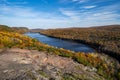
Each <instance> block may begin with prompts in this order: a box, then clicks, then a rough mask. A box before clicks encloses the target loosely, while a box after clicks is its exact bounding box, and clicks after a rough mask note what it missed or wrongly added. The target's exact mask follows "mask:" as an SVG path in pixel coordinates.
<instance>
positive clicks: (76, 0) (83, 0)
mask: <svg viewBox="0 0 120 80" xmlns="http://www.w3.org/2000/svg"><path fill="white" fill-rule="evenodd" d="M72 1H73V2H78V3H84V2H87V1H89V0H72Z"/></svg>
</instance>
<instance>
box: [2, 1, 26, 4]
mask: <svg viewBox="0 0 120 80" xmlns="http://www.w3.org/2000/svg"><path fill="white" fill-rule="evenodd" d="M27 3H28V2H26V1H24V0H17V2H16V1H15V2H11V1H9V0H0V5H24V4H27Z"/></svg>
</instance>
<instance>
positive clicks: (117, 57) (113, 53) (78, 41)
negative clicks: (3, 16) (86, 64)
mask: <svg viewBox="0 0 120 80" xmlns="http://www.w3.org/2000/svg"><path fill="white" fill-rule="evenodd" d="M32 33H39V34H42V35H45V36H47V37H51V38H56V39H61V40H67V41H74V42H77V43H82V44H85V45H87V46H89V47H91V48H93V49H94V50H95V52H98V53H104V54H107V55H109V56H110V57H113V58H114V59H116V60H118V61H119V62H120V59H119V58H120V55H119V54H117V53H115V52H112V51H107V50H106V51H105V50H102V49H100V47H102V46H101V45H98V44H94V43H88V42H86V41H84V40H74V39H67V38H60V37H54V36H50V35H47V34H43V33H41V32H32Z"/></svg>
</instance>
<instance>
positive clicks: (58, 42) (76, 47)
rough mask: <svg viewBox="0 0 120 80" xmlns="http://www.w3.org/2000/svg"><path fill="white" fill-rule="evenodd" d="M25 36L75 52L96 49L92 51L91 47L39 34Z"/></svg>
mask: <svg viewBox="0 0 120 80" xmlns="http://www.w3.org/2000/svg"><path fill="white" fill-rule="evenodd" d="M25 35H27V36H30V37H32V38H36V39H37V40H39V41H40V42H42V43H45V44H48V45H51V46H55V47H59V48H64V49H69V50H72V51H75V52H94V49H92V48H91V47H89V46H87V45H84V44H81V43H77V42H73V41H67V40H61V39H56V38H51V37H48V36H45V35H42V34H39V33H26V34H25Z"/></svg>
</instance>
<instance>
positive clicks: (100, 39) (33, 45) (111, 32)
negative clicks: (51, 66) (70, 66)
mask: <svg viewBox="0 0 120 80" xmlns="http://www.w3.org/2000/svg"><path fill="white" fill-rule="evenodd" d="M23 29H25V32H26V31H27V28H22V30H21V28H10V27H8V26H5V25H1V26H0V48H1V49H3V48H21V49H33V50H39V51H44V52H47V53H49V54H53V55H59V56H63V57H69V58H72V59H73V60H75V61H76V62H78V63H80V64H84V65H85V66H91V67H95V68H96V69H97V73H98V74H99V75H101V76H103V77H104V78H105V79H108V80H119V79H120V67H119V64H118V63H117V61H112V59H110V57H107V58H106V57H105V56H103V57H101V55H100V54H98V53H88V54H85V53H83V52H76V53H75V52H73V51H70V50H65V49H63V48H60V49H59V48H55V47H52V46H49V45H47V44H43V43H41V42H39V41H38V40H36V39H32V38H30V37H28V36H25V35H22V34H20V33H21V32H22V33H23ZM119 29H120V28H119V27H117V28H114V27H110V28H109V29H108V28H107V29H106V28H102V29H101V28H100V29H99V28H88V29H84V28H82V29H79V28H71V29H60V30H57V29H55V30H44V31H42V32H41V33H43V34H46V35H49V36H54V37H59V38H66V39H72V40H83V41H84V40H85V41H86V42H90V43H94V44H97V45H98V44H99V45H101V46H104V47H102V49H107V50H109V47H110V49H111V50H113V51H115V52H117V53H119V47H120V43H119V41H120V32H119ZM106 44H110V45H106ZM111 47H112V48H111Z"/></svg>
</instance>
